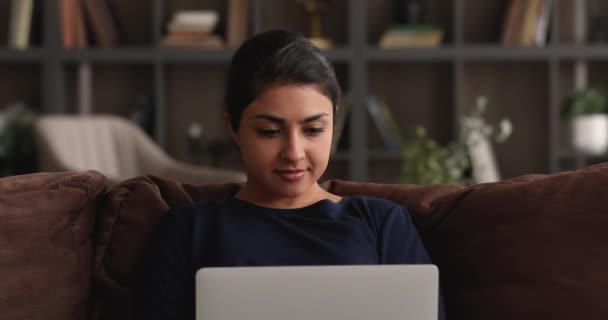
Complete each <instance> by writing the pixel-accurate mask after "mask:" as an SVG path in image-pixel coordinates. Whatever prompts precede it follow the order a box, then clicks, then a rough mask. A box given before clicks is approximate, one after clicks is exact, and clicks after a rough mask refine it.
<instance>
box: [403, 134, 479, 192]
mask: <svg viewBox="0 0 608 320" xmlns="http://www.w3.org/2000/svg"><path fill="white" fill-rule="evenodd" d="M402 156H403V163H402V165H401V177H400V182H401V183H411V184H432V183H450V184H464V183H466V182H467V181H466V180H465V171H466V170H467V169H468V168H469V159H468V157H467V153H466V148H465V147H464V145H462V144H461V143H459V142H452V143H450V144H449V145H448V146H442V145H440V144H439V143H438V142H437V141H435V140H434V139H432V138H431V137H429V136H428V135H427V132H426V129H425V128H424V127H423V126H417V127H416V128H415V131H414V134H413V136H412V137H411V138H410V139H408V141H407V142H406V143H405V145H404V146H403V149H402Z"/></svg>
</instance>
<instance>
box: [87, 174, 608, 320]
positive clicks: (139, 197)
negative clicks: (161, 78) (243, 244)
mask: <svg viewBox="0 0 608 320" xmlns="http://www.w3.org/2000/svg"><path fill="white" fill-rule="evenodd" d="M607 185H608V164H601V165H597V166H594V167H589V168H586V169H582V170H578V171H573V172H564V173H559V174H553V175H528V176H523V177H519V178H514V179H508V180H504V181H501V182H496V183H487V184H479V185H474V186H470V187H462V186H447V185H420V186H413V185H385V184H373V183H353V182H344V181H330V182H328V183H327V184H325V185H324V187H325V188H327V189H329V190H330V191H332V192H334V193H336V194H339V195H343V196H346V195H353V194H364V195H368V196H375V197H380V198H386V199H389V200H393V201H395V202H398V203H401V204H404V205H406V207H408V209H409V211H410V213H411V215H412V218H413V221H414V223H415V224H416V226H417V227H418V230H419V231H420V235H421V237H422V240H423V242H424V244H425V246H426V248H427V250H428V251H429V253H430V255H431V258H432V259H433V261H434V263H435V264H437V265H438V267H439V270H440V278H441V284H442V290H443V295H444V298H445V299H444V300H445V305H446V312H447V317H448V319H473V320H474V319H493V320H494V319H539V318H541V319H545V318H550V319H608V304H606V303H605V302H604V301H605V300H607V299H608V272H607V271H606V270H608V236H606V231H605V228H606V226H608V201H606V200H605V199H606V198H605V194H604V193H605V190H606V189H604V186H607ZM238 187H239V186H238V185H219V186H198V187H196V186H189V185H181V184H178V183H176V182H172V181H167V180H163V179H159V178H154V177H141V178H137V179H134V180H131V181H128V182H125V183H123V184H122V185H119V186H117V187H115V188H114V189H113V190H112V191H111V192H110V197H109V200H108V202H107V203H108V206H107V208H106V209H105V210H103V213H102V214H103V221H104V222H103V223H101V224H100V230H98V235H99V236H100V237H101V238H100V239H99V240H98V246H97V251H96V272H95V278H96V284H97V288H99V289H100V294H99V295H98V296H96V298H95V311H96V313H95V314H96V315H97V317H96V319H131V316H130V312H131V309H130V308H131V304H130V298H131V293H130V292H131V288H130V285H131V281H132V279H133V272H134V267H135V265H136V262H137V260H138V259H139V256H140V255H141V252H142V250H143V246H144V243H145V241H146V238H147V236H148V234H149V232H150V231H151V230H152V229H153V228H154V227H155V224H156V222H158V220H159V219H160V218H161V217H162V216H163V215H164V214H166V212H167V209H168V207H169V206H174V205H178V204H183V203H187V202H192V201H196V200H200V199H208V198H219V197H224V196H226V195H227V194H231V193H234V192H236V190H238Z"/></svg>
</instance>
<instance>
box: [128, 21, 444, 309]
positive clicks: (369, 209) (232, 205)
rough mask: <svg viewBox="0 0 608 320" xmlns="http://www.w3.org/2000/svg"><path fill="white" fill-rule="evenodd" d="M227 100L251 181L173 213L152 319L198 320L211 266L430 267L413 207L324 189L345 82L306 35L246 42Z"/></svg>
mask: <svg viewBox="0 0 608 320" xmlns="http://www.w3.org/2000/svg"><path fill="white" fill-rule="evenodd" d="M225 101H226V107H227V112H226V114H225V119H226V123H227V125H228V128H229V130H230V133H231V135H232V138H233V139H234V140H235V141H236V143H237V144H238V145H239V147H240V149H241V153H242V157H243V163H244V166H245V170H246V172H247V181H246V182H245V183H244V185H243V187H242V189H241V190H240V191H239V192H238V193H236V194H234V195H233V196H231V197H229V198H227V199H224V200H222V201H204V202H199V203H195V204H193V205H189V206H185V207H180V208H176V209H173V210H172V212H171V213H170V214H168V215H167V217H166V218H165V219H164V220H163V221H162V222H161V223H160V224H159V228H158V230H157V231H156V232H155V234H154V235H153V237H152V240H151V242H150V250H149V252H148V253H147V254H146V257H145V259H144V261H143V266H144V267H143V268H142V271H141V279H140V280H141V282H140V284H139V289H140V291H139V293H138V299H139V303H140V304H141V308H140V309H139V312H140V316H141V317H142V318H145V319H194V274H195V273H196V271H197V270H198V269H199V268H202V267H218V266H279V265H281V266H285V265H347V264H350V265H352V264H409V263H430V259H429V257H428V255H427V253H426V251H425V249H424V247H423V245H422V243H421V241H420V239H419V237H418V233H417V231H416V229H415V227H414V226H413V224H412V222H411V220H410V218H409V215H408V213H407V212H406V211H405V209H404V208H402V207H401V206H399V205H397V204H395V203H393V202H390V201H386V200H381V199H375V198H369V197H364V196H355V197H340V196H337V195H334V194H331V193H329V192H327V191H325V190H323V189H322V188H321V187H320V186H319V184H318V183H317V180H318V179H319V178H320V177H321V175H322V174H323V172H324V171H325V169H326V168H327V163H328V161H329V154H330V146H331V140H332V131H333V123H334V117H335V114H336V112H337V109H338V105H339V102H340V86H339V84H338V82H337V80H336V76H335V73H334V70H333V68H332V65H331V63H330V62H329V61H328V60H327V58H326V57H325V56H324V55H323V54H322V53H321V51H319V50H318V49H317V48H316V47H314V46H313V45H312V44H311V43H310V42H308V41H307V40H306V38H304V37H303V36H301V35H299V34H296V33H292V32H287V31H269V32H265V33H261V34H259V35H256V36H254V37H252V38H251V39H249V40H248V41H246V42H245V43H244V44H243V45H242V46H241V47H240V48H239V49H238V50H237V52H236V53H235V55H234V57H233V59H232V62H231V65H230V69H229V73H228V80H227V86H226V95H225ZM442 314H443V311H442V310H440V315H441V317H440V318H443V315H442Z"/></svg>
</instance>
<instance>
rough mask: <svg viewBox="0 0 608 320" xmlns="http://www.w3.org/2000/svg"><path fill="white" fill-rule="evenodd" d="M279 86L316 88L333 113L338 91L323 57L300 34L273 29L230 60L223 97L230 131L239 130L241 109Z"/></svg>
mask: <svg viewBox="0 0 608 320" xmlns="http://www.w3.org/2000/svg"><path fill="white" fill-rule="evenodd" d="M280 83H284V84H314V85H318V87H319V89H320V90H321V93H322V94H323V95H325V96H327V97H328V98H329V99H330V100H331V102H332V104H333V113H334V115H335V114H336V111H337V108H338V104H339V103H340V95H341V91H340V85H339V84H338V80H337V79H336V74H335V72H334V68H333V66H332V65H331V63H330V62H329V60H328V59H327V57H325V56H324V55H323V53H322V52H321V50H319V49H318V48H317V47H315V46H314V45H313V44H312V43H310V42H309V41H308V40H307V39H306V38H305V37H304V36H302V35H301V34H299V33H295V32H291V31H284V30H273V31H267V32H263V33H260V34H257V35H255V36H253V37H251V38H250V39H248V40H247V41H245V43H243V44H242V45H241V47H240V48H239V49H238V50H237V51H236V53H235V54H234V56H233V57H232V61H231V63H230V68H229V70H228V79H227V81H226V92H225V96H224V101H225V103H226V109H227V111H228V114H229V115H230V119H231V125H232V129H233V130H234V131H238V130H239V124H240V121H241V114H242V113H243V110H245V108H246V107H247V106H248V105H249V104H250V103H251V102H252V101H253V100H255V98H256V97H257V96H258V95H260V94H261V93H262V91H263V90H265V89H266V88H267V87H268V86H271V85H273V84H280Z"/></svg>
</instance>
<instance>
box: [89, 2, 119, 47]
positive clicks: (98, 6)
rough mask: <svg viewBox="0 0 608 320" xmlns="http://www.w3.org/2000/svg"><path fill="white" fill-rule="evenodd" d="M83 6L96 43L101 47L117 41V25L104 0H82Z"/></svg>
mask: <svg viewBox="0 0 608 320" xmlns="http://www.w3.org/2000/svg"><path fill="white" fill-rule="evenodd" d="M84 8H85V12H86V15H87V17H88V19H89V22H90V26H91V28H92V29H93V35H94V37H95V40H97V44H98V45H99V46H100V47H103V48H111V47H115V46H117V45H118V43H119V38H118V37H119V35H118V27H117V24H116V22H115V21H114V18H113V17H112V13H111V11H110V7H109V6H108V3H107V2H106V1H105V0H84Z"/></svg>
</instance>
